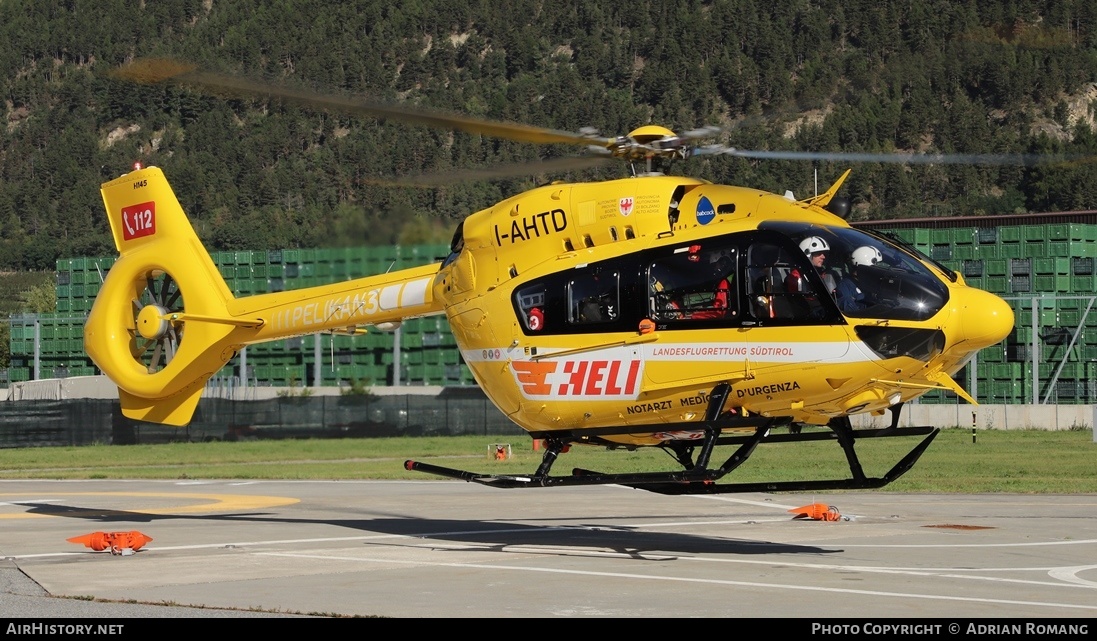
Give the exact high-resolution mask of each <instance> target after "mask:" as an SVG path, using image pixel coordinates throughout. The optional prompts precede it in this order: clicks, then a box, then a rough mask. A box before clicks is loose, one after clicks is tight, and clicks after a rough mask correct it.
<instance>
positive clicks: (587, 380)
mask: <svg viewBox="0 0 1097 641" xmlns="http://www.w3.org/2000/svg"><path fill="white" fill-rule="evenodd" d="M643 365H644V363H643V361H641V360H638V359H633V360H609V359H607V360H589V361H572V360H562V361H513V362H512V363H511V371H513V372H514V379H515V381H516V382H517V383H518V388H519V389H520V390H522V395H523V396H525V397H526V398H528V399H546V400H547V399H553V400H575V399H590V400H599V401H619V400H633V399H635V398H636V397H637V395H638V394H639V392H640V374H641V372H642V371H643Z"/></svg>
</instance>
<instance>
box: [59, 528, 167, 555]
mask: <svg viewBox="0 0 1097 641" xmlns="http://www.w3.org/2000/svg"><path fill="white" fill-rule="evenodd" d="M67 540H68V542H69V543H78V544H81V545H84V546H86V547H89V548H91V549H93V550H95V551H96V552H102V551H103V550H108V549H109V550H110V553H111V554H112V555H115V556H117V555H128V554H133V553H134V552H136V551H137V550H140V549H141V548H142V547H143V546H144V545H145V544H146V543H148V542H149V541H151V540H152V538H151V537H148V536H145V535H144V534H141V533H140V532H138V531H137V530H133V531H131V532H92V533H91V534H85V535H83V536H74V537H72V538H71V539H67ZM126 550H129V552H126Z"/></svg>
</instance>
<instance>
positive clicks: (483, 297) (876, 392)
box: [85, 60, 1024, 494]
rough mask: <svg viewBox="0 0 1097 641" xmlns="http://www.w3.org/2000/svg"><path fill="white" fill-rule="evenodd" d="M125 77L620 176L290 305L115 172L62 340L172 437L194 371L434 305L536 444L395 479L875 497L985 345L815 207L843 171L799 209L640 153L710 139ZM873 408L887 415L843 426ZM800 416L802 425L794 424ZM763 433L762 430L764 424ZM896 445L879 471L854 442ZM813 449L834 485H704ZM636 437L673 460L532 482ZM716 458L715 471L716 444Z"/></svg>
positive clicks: (946, 273)
mask: <svg viewBox="0 0 1097 641" xmlns="http://www.w3.org/2000/svg"><path fill="white" fill-rule="evenodd" d="M121 74H122V77H124V78H127V79H129V80H137V81H142V82H174V83H178V84H182V85H189V86H193V87H197V88H200V89H203V90H213V91H221V92H231V93H235V94H243V95H252V96H265V97H270V98H273V99H277V100H282V101H286V102H295V101H296V102H301V103H306V104H309V105H312V106H319V107H322V108H329V109H339V110H343V111H348V112H352V113H363V114H367V115H371V116H378V117H384V118H392V119H400V120H404V121H408V122H412V123H416V124H425V125H430V126H442V127H448V128H457V129H465V130H468V131H475V132H479V133H482V134H487V135H493V136H499V137H504V138H512V139H517V140H525V141H529V142H536V143H563V144H570V145H579V146H582V147H586V148H588V149H593V150H595V151H596V152H597V153H596V154H595V155H594V156H592V157H591V158H588V159H587V160H594V161H605V160H624V161H626V162H628V163H630V164H631V166H632V167H633V171H632V174H631V175H630V176H629V177H626V178H621V179H617V180H607V181H602V182H578V183H551V184H547V185H544V186H541V187H537V188H534V189H531V190H529V191H526V192H524V193H520V194H517V195H515V196H512V197H510V198H508V199H506V200H503V201H502V202H499V203H497V204H495V205H493V206H491V207H489V208H487V209H484V210H482V211H479V212H476V213H473V214H471V215H469V216H468V217H467V218H465V219H464V220H463V221H462V222H461V223H460V224H459V225H458V226H457V229H456V232H455V234H454V236H453V240H452V243H451V253H450V254H449V256H448V257H447V258H446V259H445V260H444V261H442V262H440V263H438V264H432V265H424V266H421V267H416V268H412V269H405V270H401V271H396V272H391V273H386V274H381V275H377V276H371V277H366V278H361V279H357V280H352V281H347V282H339V283H333V284H330V285H324V286H319V287H311V288H307V289H300V290H294V291H282V292H276V293H268V294H259V295H254V296H247V297H242V298H235V297H234V296H233V294H232V293H231V291H230V289H229V288H228V287H227V285H226V283H225V281H224V280H223V279H222V277H221V276H220V273H219V271H218V269H217V266H216V265H215V264H214V262H213V260H212V259H211V258H210V255H209V254H208V252H207V251H206V249H205V248H204V247H203V245H202V242H201V241H200V240H199V238H198V236H197V234H196V233H195V232H194V229H193V228H192V227H191V224H190V223H189V221H188V219H187V216H186V214H185V212H184V211H183V210H182V207H181V205H180V204H179V201H178V200H177V199H176V197H175V195H174V193H173V191H172V188H171V186H170V185H169V183H168V181H167V179H166V177H165V176H164V173H163V172H162V171H161V170H160V169H158V168H156V167H147V168H138V169H136V170H135V171H132V172H131V173H128V174H125V175H123V176H121V177H120V178H118V179H115V180H112V181H110V182H107V183H105V184H104V185H103V186H102V196H103V203H104V205H105V208H106V211H107V215H108V217H109V219H110V225H111V229H112V232H113V237H114V241H115V244H116V246H117V248H118V252H119V254H120V256H119V258H118V260H117V261H116V262H115V264H114V266H113V267H112V269H111V270H110V272H109V273H108V275H107V277H106V279H105V281H104V282H103V284H102V287H101V288H100V291H99V294H98V296H97V298H96V300H95V303H94V306H93V308H92V310H91V313H90V315H89V317H88V320H87V325H86V328H85V346H86V349H87V352H88V355H89V356H90V357H91V358H92V360H93V361H94V362H95V364H96V365H97V366H98V367H99V368H100V369H101V370H102V371H103V373H104V374H106V375H107V376H108V377H109V378H110V379H111V380H112V381H113V382H114V383H116V384H117V386H118V389H119V394H120V399H121V407H122V411H123V413H124V414H125V415H126V416H128V417H130V418H133V419H138V420H142V421H152V422H159V423H165V424H170V425H178V426H181V425H186V424H187V423H188V422H189V421H190V420H191V417H192V414H193V412H194V410H195V408H196V406H197V404H198V402H199V398H200V397H201V395H202V392H203V389H204V386H205V383H206V381H207V380H208V379H209V378H210V377H212V376H214V375H215V374H217V372H219V371H220V370H221V369H222V367H223V366H225V364H226V363H228V362H229V361H230V360H231V359H232V358H233V357H234V356H236V354H237V353H239V352H240V350H242V349H243V348H245V347H246V346H248V345H252V344H256V343H260V342H264V341H273V340H279V339H285V338H287V337H292V336H299V335H304V334H314V333H317V332H357V331H363V330H367V331H369V330H382V331H384V330H388V329H392V328H393V327H395V326H397V325H398V324H399V323H400V322H402V321H404V320H406V319H410V318H416V317H423V316H428V315H437V314H445V316H446V318H447V320H448V322H449V324H450V326H451V328H452V332H453V335H454V337H455V339H456V341H457V344H458V346H459V348H460V350H461V355H462V357H463V359H464V361H465V363H467V364H468V366H469V368H470V370H471V372H472V373H473V375H474V377H475V379H476V381H477V383H478V384H479V386H480V387H481V388H482V389H483V390H484V392H485V393H486V394H487V396H488V397H489V398H490V399H491V400H492V402H493V403H494V404H495V405H496V406H497V407H498V408H499V410H500V411H502V412H503V413H505V414H506V415H507V416H508V417H509V418H510V419H511V420H513V421H514V422H515V423H516V424H517V425H519V426H520V427H522V428H523V429H524V430H525V431H526V432H528V433H529V435H530V436H531V437H532V438H534V439H538V440H540V441H542V442H543V443H544V445H545V453H544V458H543V460H542V462H541V464H540V466H539V467H538V469H537V470H536V471H534V472H533V473H530V474H523V475H509V474H481V473H475V472H469V471H464V470H459V469H452V468H448V467H441V466H437V465H431V464H427V463H423V462H417V461H410V460H409V461H407V462H406V463H405V467H406V468H407V469H408V470H418V471H423V472H427V473H432V474H436V475H441V476H446V477H452V478H457V479H464V480H467V481H473V482H477V483H481V484H484V485H488V486H493V487H506V488H514V487H543V486H564V485H587V484H601V483H616V484H622V485H627V486H632V487H636V488H640V489H644V490H650V491H653V492H659V493H664V494H695V493H725V492H748V491H789V490H795V491H813V490H824V489H867V488H877V487H882V486H884V485H886V484H888V483H890V482H892V481H894V480H895V479H896V478H898V477H899V476H901V475H902V474H903V473H905V472H906V471H907V470H909V469H910V467H911V466H913V465H914V464H915V462H916V461H917V460H918V458H919V457H920V456H921V454H922V453H923V452H924V451H925V450H926V448H927V447H928V446H929V445H930V443H931V441H932V440H933V439H934V437H935V436H936V435H937V433H938V429H937V428H934V427H929V426H927V427H902V428H901V427H899V426H898V422H899V412H900V410H901V408H902V407H903V405H904V404H905V403H907V402H909V401H911V400H913V399H915V398H917V397H919V396H920V395H922V394H924V393H926V392H927V391H929V390H935V389H947V390H951V391H953V392H955V393H956V394H957V395H959V396H960V397H962V398H964V399H966V400H967V401H969V402H971V403H974V402H975V401H974V399H972V398H971V397H970V396H969V395H968V394H967V393H966V392H965V391H964V390H963V389H962V388H961V387H960V385H958V384H957V383H956V382H955V381H954V380H953V378H952V377H953V375H955V374H956V373H957V372H958V371H959V370H960V369H961V368H963V367H964V366H965V365H966V364H967V363H968V362H969V361H970V360H971V359H972V357H973V356H975V354H976V353H977V352H978V351H979V350H981V349H983V348H984V347H987V346H990V345H993V344H995V343H998V342H999V341H1001V340H1003V339H1004V338H1005V337H1006V336H1007V335H1008V334H1009V333H1010V332H1011V331H1012V328H1013V312H1012V310H1011V308H1010V307H1009V306H1008V305H1007V304H1006V303H1005V302H1004V301H1003V300H1002V299H1000V298H999V297H997V296H994V295H992V294H990V293H987V292H985V291H981V290H979V289H975V288H972V287H969V286H967V285H966V284H965V283H964V279H963V277H962V276H961V275H960V274H958V273H956V272H954V271H952V270H949V269H947V268H945V267H943V266H942V265H940V264H939V263H937V262H935V261H933V260H932V259H930V258H928V257H927V256H925V255H924V254H921V253H920V252H918V251H917V250H916V249H914V248H912V247H910V246H907V245H905V244H903V243H901V242H898V241H896V240H894V239H892V238H889V237H886V236H883V235H879V234H876V233H872V232H869V231H865V230H860V229H856V228H854V227H852V226H851V225H850V224H849V223H848V222H847V221H846V220H845V218H844V217H843V214H844V210H845V209H846V208H848V203H846V202H845V201H844V200H843V199H841V198H839V197H838V196H837V192H838V190H839V188H840V187H841V185H842V183H843V181H844V180H845V178H846V177H847V176H848V175H849V173H850V172H849V170H847V171H846V172H845V173H844V174H843V175H842V176H841V177H840V178H839V179H838V180H837V181H836V182H835V183H834V184H833V185H832V186H831V187H830V188H829V189H827V190H826V191H825V192H823V193H821V194H819V195H817V196H814V197H812V198H809V199H807V200H796V199H794V198H793V197H792V195H791V194H786V195H781V194H774V193H767V192H764V191H760V190H757V189H751V188H747V187H738V186H729V185H719V184H712V183H710V182H707V181H704V180H698V179H693V178H687V177H681V176H672V175H668V174H666V173H664V172H662V171H660V169H661V168H662V163H665V162H666V161H668V160H673V159H686V158H689V157H691V156H696V155H700V154H729V155H740V156H745V157H759V158H766V157H784V158H787V157H804V158H819V157H822V156H827V157H833V158H835V159H841V158H845V157H846V156H844V155H841V154H829V155H819V154H814V155H809V154H802V155H798V154H796V153H791V154H790V153H785V152H763V151H744V150H737V149H734V148H731V147H725V146H721V145H717V144H709V145H701V144H699V143H700V142H701V141H703V140H705V139H708V138H711V137H713V136H714V135H715V134H716V133H717V131H716V130H715V129H712V128H705V129H699V130H696V131H691V132H687V133H684V134H676V133H674V132H673V131H671V130H669V129H666V128H664V127H660V126H652V125H648V126H643V127H640V128H638V129H636V130H635V131H633V132H631V133H630V134H629V135H627V136H622V137H614V138H608V137H600V136H598V135H597V134H595V133H592V132H581V133H568V132H560V131H554V130H548V129H541V128H536V127H529V126H525V125H517V124H509V123H498V122H491V121H482V120H476V119H471V118H464V117H455V116H449V115H443V114H438V113H434V112H429V111H424V110H419V109H416V110H410V109H408V108H406V107H403V106H401V107H393V106H386V105H376V104H371V103H368V102H366V101H363V100H357V99H350V98H327V97H323V96H316V95H315V94H314V93H312V92H306V91H297V90H294V89H289V88H284V87H280V86H274V85H269V84H264V83H257V82H253V81H248V80H242V79H240V78H236V77H233V76H228V75H222V74H217V73H212V72H208V71H202V70H199V69H197V68H195V67H192V66H189V65H186V64H182V63H178V62H174V61H165V60H153V61H141V62H138V63H134V64H133V65H130V66H129V67H126V68H124V69H122V70H121ZM849 159H850V160H851V161H863V160H876V161H886V162H894V161H898V162H1011V161H1014V160H1017V161H1019V162H1024V159H1017V158H1012V159H1011V158H1007V157H1001V156H996V157H979V156H949V157H944V156H913V155H908V156H902V155H883V154H881V155H875V154H871V155H865V154H859V155H849ZM888 411H890V412H891V417H892V422H891V426H890V427H887V428H883V429H876V428H871V429H856V430H855V429H854V428H853V427H852V422H851V421H850V416H851V415H854V414H858V413H872V414H876V415H884V414H885V413H886V412H888ZM804 425H809V426H826V427H827V428H829V429H827V430H802V429H800V428H801V427H802V426H804ZM777 428H788V429H782V430H778V429H777ZM898 436H917V437H921V438H920V440H919V442H918V444H917V445H916V446H915V447H914V448H913V449H912V450H911V451H910V452H909V453H908V454H907V455H906V456H905V457H904V458H902V460H900V461H899V462H898V463H896V464H895V465H894V467H893V468H892V469H891V470H890V471H888V472H887V473H885V474H884V475H883V476H881V477H869V476H867V475H866V474H865V472H864V470H863V468H862V465H861V463H860V461H859V459H858V456H857V453H856V452H855V442H856V441H858V440H861V439H866V438H878V437H898ZM807 440H836V441H837V442H838V444H839V446H840V447H841V448H842V449H843V451H844V453H845V457H846V459H847V462H848V464H849V471H850V475H849V477H848V478H840V479H833V480H810V481H794V480H787V481H781V480H777V481H773V482H764V483H729V482H719V481H721V479H722V478H723V477H724V476H726V475H727V474H728V473H729V472H731V471H732V470H734V469H735V468H737V467H738V466H739V465H741V464H742V463H743V462H744V461H746V460H747V458H748V457H749V456H750V455H751V453H752V452H753V451H754V450H755V448H756V447H757V446H758V445H759V444H761V443H780V442H791V441H807ZM580 444H585V445H595V446H602V447H607V448H609V449H617V448H624V449H632V448H638V447H656V448H662V449H663V450H665V451H667V452H668V453H670V454H671V456H672V457H673V458H674V459H675V461H676V464H677V465H679V466H680V468H681V469H679V470H675V471H670V472H667V471H651V472H643V473H629V474H608V473H598V472H595V471H589V470H579V469H577V470H573V471H572V473H571V474H569V475H553V474H552V473H551V470H552V466H553V464H554V463H555V461H556V460H557V459H558V457H559V456H560V455H561V454H562V453H564V452H566V451H567V450H568V449H569V448H570V447H571V446H573V445H580ZM722 446H733V449H732V452H731V454H730V455H729V456H728V457H727V458H726V459H725V460H723V462H720V461H719V460H718V459H717V458H715V457H716V454H715V453H716V451H717V448H718V447H722Z"/></svg>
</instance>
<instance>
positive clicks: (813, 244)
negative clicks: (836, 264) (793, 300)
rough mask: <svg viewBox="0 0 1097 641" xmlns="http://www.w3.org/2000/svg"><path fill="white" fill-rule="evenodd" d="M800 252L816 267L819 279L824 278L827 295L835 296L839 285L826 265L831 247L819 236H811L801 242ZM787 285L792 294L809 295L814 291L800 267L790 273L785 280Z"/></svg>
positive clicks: (794, 268)
mask: <svg viewBox="0 0 1097 641" xmlns="http://www.w3.org/2000/svg"><path fill="white" fill-rule="evenodd" d="M800 251H802V252H804V254H805V255H806V256H807V257H808V258H810V259H811V264H812V265H814V266H815V270H816V271H818V272H819V277H820V278H822V279H823V283H824V284H826V287H827V293H828V294H831V295H833V294H834V289H835V287H836V286H837V283H836V282H835V279H834V275H833V274H831V273H830V272H829V271H827V268H826V265H825V263H826V260H827V254H828V253H829V252H830V245H829V244H828V243H827V241H826V240H824V239H822V238H820V237H819V236H809V237H807V238H805V239H803V240H802V241H800ZM785 285H787V286H788V291H790V292H792V293H807V292H811V291H812V287H811V285H810V284H809V283H808V281H807V279H806V278H805V277H804V274H803V273H801V272H800V269H799V268H798V267H793V268H792V271H790V272H789V274H788V277H787V278H786V279H785Z"/></svg>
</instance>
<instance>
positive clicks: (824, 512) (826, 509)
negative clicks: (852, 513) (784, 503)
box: [789, 503, 842, 521]
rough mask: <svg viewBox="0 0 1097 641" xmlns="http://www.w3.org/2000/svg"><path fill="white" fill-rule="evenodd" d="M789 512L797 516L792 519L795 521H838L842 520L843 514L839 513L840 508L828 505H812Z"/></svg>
mask: <svg viewBox="0 0 1097 641" xmlns="http://www.w3.org/2000/svg"><path fill="white" fill-rule="evenodd" d="M789 512H792V513H793V514H795V515H796V516H794V517H792V518H794V519H812V520H815V521H837V520H839V519H841V518H842V514H841V513H840V512H839V511H838V508H836V507H834V506H833V505H827V504H826V503H812V504H811V505H805V506H803V507H797V508H793V509H791V510H789Z"/></svg>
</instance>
